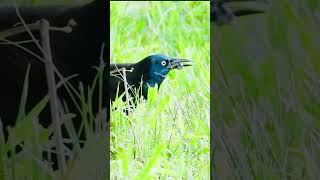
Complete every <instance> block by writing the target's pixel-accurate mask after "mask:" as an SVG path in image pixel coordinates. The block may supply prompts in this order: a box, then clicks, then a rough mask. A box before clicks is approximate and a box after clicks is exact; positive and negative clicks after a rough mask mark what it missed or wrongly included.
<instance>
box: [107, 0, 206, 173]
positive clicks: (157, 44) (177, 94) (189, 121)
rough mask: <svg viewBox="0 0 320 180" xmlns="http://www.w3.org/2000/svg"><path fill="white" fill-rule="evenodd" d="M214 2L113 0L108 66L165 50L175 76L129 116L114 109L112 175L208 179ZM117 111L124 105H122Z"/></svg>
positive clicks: (132, 61)
mask: <svg viewBox="0 0 320 180" xmlns="http://www.w3.org/2000/svg"><path fill="white" fill-rule="evenodd" d="M209 11H210V7H209V2H129V3H128V2H111V23H110V24H111V36H110V38H111V46H110V48H111V63H121V62H122V63H123V62H126V63H130V62H131V63H134V62H138V61H139V60H141V59H143V58H144V57H146V56H148V55H151V54H156V53H162V54H166V55H168V56H172V57H181V58H188V59H191V60H192V61H193V64H194V66H193V67H187V68H185V69H183V70H180V71H178V70H176V71H172V72H170V74H169V75H168V77H167V78H166V80H165V81H164V82H163V83H162V85H161V87H160V89H159V91H157V90H156V89H151V92H149V93H150V95H149V96H148V97H149V99H148V101H147V102H142V103H140V104H138V106H137V108H136V109H135V110H134V112H133V113H132V114H130V116H126V115H124V114H123V113H122V109H123V108H124V106H125V105H124V103H123V102H121V100H118V101H117V102H116V103H114V107H113V108H115V106H116V107H118V108H117V110H114V111H112V112H111V151H113V153H114V156H113V157H112V159H111V178H112V179H128V178H132V179H134V178H136V179H142V178H152V179H157V178H161V179H165V178H169V177H172V178H175V179H176V178H188V179H189V178H195V179H208V178H209V165H210V161H209V159H210V158H209V134H210V133H209V131H210V130H209V101H210V92H209V83H210V82H209V81H210V79H209V63H210V61H209V56H210V55H209V52H210V51H209V50H210V21H209ZM119 107H120V108H119Z"/></svg>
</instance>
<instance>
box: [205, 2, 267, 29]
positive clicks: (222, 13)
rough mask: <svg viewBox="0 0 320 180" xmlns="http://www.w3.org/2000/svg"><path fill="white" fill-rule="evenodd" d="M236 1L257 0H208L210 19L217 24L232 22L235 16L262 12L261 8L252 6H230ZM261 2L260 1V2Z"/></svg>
mask: <svg viewBox="0 0 320 180" xmlns="http://www.w3.org/2000/svg"><path fill="white" fill-rule="evenodd" d="M236 2H254V3H259V1H258V0H213V1H210V8H211V12H210V19H211V21H213V22H214V23H216V24H217V25H225V24H231V23H233V22H234V21H235V20H236V18H237V17H240V16H245V15H251V14H259V13H263V12H264V11H263V10H260V9H253V8H232V7H229V4H232V3H236ZM260 3H261V2H260Z"/></svg>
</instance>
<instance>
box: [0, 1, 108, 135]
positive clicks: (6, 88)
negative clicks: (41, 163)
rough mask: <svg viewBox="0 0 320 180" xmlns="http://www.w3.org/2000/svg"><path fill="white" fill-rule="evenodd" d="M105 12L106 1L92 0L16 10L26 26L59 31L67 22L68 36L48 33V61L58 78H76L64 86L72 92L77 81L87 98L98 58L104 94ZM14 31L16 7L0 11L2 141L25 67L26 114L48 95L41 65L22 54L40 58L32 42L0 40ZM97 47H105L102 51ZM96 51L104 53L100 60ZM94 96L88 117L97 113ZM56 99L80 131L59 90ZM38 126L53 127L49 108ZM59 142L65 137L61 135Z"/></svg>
mask: <svg viewBox="0 0 320 180" xmlns="http://www.w3.org/2000/svg"><path fill="white" fill-rule="evenodd" d="M107 7H108V6H107V1H104V0H94V1H92V2H91V3H88V4H85V5H81V6H34V7H32V6H28V7H18V10H19V12H20V14H21V17H22V18H23V19H24V21H25V23H26V24H32V23H35V22H37V21H39V20H40V19H46V20H48V21H49V22H50V25H51V26H54V27H62V26H66V25H67V23H68V22H69V23H70V22H72V24H73V27H72V32H71V33H65V32H59V31H50V40H51V51H52V59H53V63H54V65H55V67H56V68H57V70H58V71H59V72H60V73H61V75H62V76H64V77H69V76H71V75H76V77H74V78H72V79H70V80H69V82H70V83H71V84H72V85H73V87H74V88H75V89H77V90H78V87H79V84H80V82H81V83H82V84H83V87H84V88H85V89H84V91H85V93H86V91H87V88H88V87H90V86H91V84H92V82H93V80H94V78H95V77H96V75H97V70H96V69H95V68H94V67H98V66H99V65H100V57H102V58H103V61H104V63H105V64H104V66H105V68H104V69H105V70H104V71H105V73H104V74H105V75H103V77H104V82H105V83H103V91H106V84H107V83H106V82H107V78H108V77H109V76H108V75H107V73H106V72H108V70H109V65H108V61H107V59H106V58H107V57H108V55H107V54H106V53H107V50H106V46H102V44H104V43H105V44H109V42H108V40H107V38H108V35H109V31H108V24H109V18H107V15H108V12H107V11H108V9H107ZM17 26H22V25H21V19H20V18H19V16H18V13H17V12H16V8H15V7H13V6H0V60H1V61H0V83H1V85H0V86H1V87H0V118H1V121H2V124H3V130H4V134H5V139H6V140H7V138H8V132H7V126H11V127H13V126H14V125H15V124H16V118H17V114H18V109H19V103H20V97H21V93H22V89H23V82H24V79H25V75H26V71H27V69H28V66H30V73H29V83H28V96H27V104H26V108H25V111H26V112H29V111H30V110H31V109H32V108H33V107H34V106H35V105H36V104H37V103H38V102H39V101H40V100H41V99H42V98H43V97H45V96H46V95H47V94H48V88H47V81H46V72H45V65H44V63H43V62H42V61H40V60H39V59H37V58H36V57H35V56H34V55H32V54H30V53H29V52H27V51H26V50H25V49H27V50H29V51H32V52H33V53H35V54H37V55H39V56H41V57H43V55H42V53H41V51H40V50H39V48H38V47H37V46H36V45H35V43H34V42H30V41H28V40H30V39H31V37H30V36H29V34H28V33H21V34H17V35H12V36H9V37H5V38H1V32H4V31H6V30H7V29H8V28H13V27H17ZM33 34H34V36H35V38H36V39H38V40H41V39H40V33H39V31H33ZM8 41H13V42H18V44H19V45H20V46H21V47H23V48H24V49H22V48H21V47H17V46H15V45H12V44H10V43H8ZM102 47H104V50H103V51H102ZM101 52H104V54H103V55H102V56H101ZM58 80H59V78H58V77H56V81H58ZM98 94H99V93H98V88H95V90H94V92H93V97H92V104H93V105H92V106H93V107H92V111H93V114H95V113H97V111H98V106H97V105H98V104H99V103H98V101H99V100H98ZM107 95H108V93H103V94H102V102H103V107H106V109H107V110H109V108H108V106H109V102H108V99H109V98H108V97H107ZM58 97H59V98H60V100H61V104H62V105H63V106H65V105H66V106H67V109H68V112H70V113H73V114H75V117H74V118H73V119H72V122H73V125H74V127H75V129H76V131H79V129H80V125H81V124H82V117H81V115H80V112H78V111H79V110H78V109H77V108H76V107H75V105H74V103H73V101H72V99H71V98H70V95H69V94H68V92H67V91H66V88H65V87H64V86H62V87H60V88H59V89H58ZM76 101H77V102H78V103H79V102H80V100H79V99H76ZM107 115H109V113H107ZM107 119H109V117H107ZM39 123H40V124H41V125H42V126H43V127H45V128H47V127H49V126H50V125H51V124H52V121H51V114H50V109H49V103H47V105H46V107H45V109H44V110H43V111H42V112H41V113H40V115H39ZM81 134H82V135H81V137H80V139H82V140H83V138H84V135H83V133H81ZM63 137H68V134H67V133H66V132H65V131H63Z"/></svg>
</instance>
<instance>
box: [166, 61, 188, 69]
mask: <svg viewBox="0 0 320 180" xmlns="http://www.w3.org/2000/svg"><path fill="white" fill-rule="evenodd" d="M187 66H193V64H192V62H191V60H189V59H172V60H171V61H170V68H171V69H182V68H184V67H187Z"/></svg>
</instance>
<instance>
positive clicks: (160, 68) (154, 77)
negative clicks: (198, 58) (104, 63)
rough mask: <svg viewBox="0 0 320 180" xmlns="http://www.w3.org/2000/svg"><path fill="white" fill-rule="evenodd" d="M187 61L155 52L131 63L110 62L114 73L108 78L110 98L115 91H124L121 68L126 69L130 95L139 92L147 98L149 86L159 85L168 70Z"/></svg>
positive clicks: (178, 66)
mask: <svg viewBox="0 0 320 180" xmlns="http://www.w3.org/2000/svg"><path fill="white" fill-rule="evenodd" d="M189 62H190V60H187V59H178V58H171V57H168V56H165V55H162V54H155V55H150V56H148V57H146V58H144V59H143V60H141V61H139V62H137V63H133V64H128V63H127V64H111V66H110V70H111V72H113V74H116V75H112V74H111V77H110V79H109V84H108V87H109V88H111V91H110V98H111V100H112V101H113V100H114V99H115V98H116V97H117V92H118V95H121V94H122V93H123V92H124V91H125V85H124V77H123V68H125V70H126V73H125V74H126V77H125V79H126V82H127V84H128V85H127V86H128V91H129V93H130V95H131V97H135V96H136V94H135V93H139V94H138V95H141V96H142V97H144V98H145V99H147V95H148V88H149V87H155V86H156V85H158V87H160V85H161V83H162V82H163V80H164V79H165V77H166V75H167V74H168V73H169V72H170V70H172V69H181V68H183V67H185V66H190V65H191V64H189ZM137 89H140V92H137V91H136V90H137ZM124 99H125V98H124Z"/></svg>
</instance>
